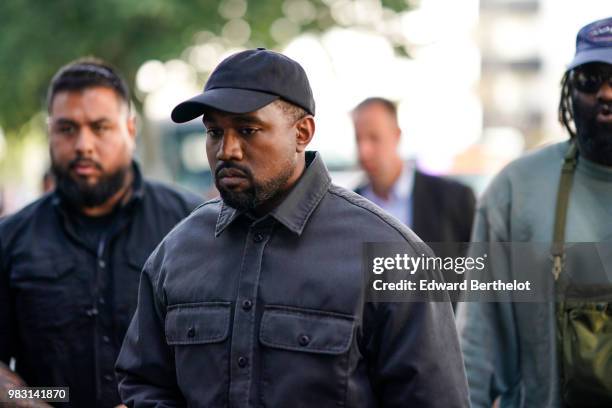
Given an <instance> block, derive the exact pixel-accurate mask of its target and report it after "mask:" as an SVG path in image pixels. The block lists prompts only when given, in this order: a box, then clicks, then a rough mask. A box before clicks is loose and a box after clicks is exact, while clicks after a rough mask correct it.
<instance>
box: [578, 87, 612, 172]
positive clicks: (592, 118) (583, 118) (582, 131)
mask: <svg viewBox="0 0 612 408" xmlns="http://www.w3.org/2000/svg"><path fill="white" fill-rule="evenodd" d="M572 104H573V108H574V123H575V125H576V136H577V142H578V149H579V151H580V154H581V155H583V156H584V157H585V158H587V159H588V160H591V161H593V162H595V163H598V164H602V165H604V166H612V126H611V125H610V124H606V123H601V122H598V121H597V120H596V118H597V114H598V113H599V110H600V109H602V108H601V106H600V105H599V104H597V105H596V108H593V109H590V108H588V107H587V106H585V105H584V104H582V103H580V101H579V100H578V99H577V98H573V100H572Z"/></svg>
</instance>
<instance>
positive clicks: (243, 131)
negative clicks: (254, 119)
mask: <svg viewBox="0 0 612 408" xmlns="http://www.w3.org/2000/svg"><path fill="white" fill-rule="evenodd" d="M258 130H259V129H257V128H251V127H246V128H242V129H240V134H242V135H244V136H251V135H254V134H255V133H257V131H258Z"/></svg>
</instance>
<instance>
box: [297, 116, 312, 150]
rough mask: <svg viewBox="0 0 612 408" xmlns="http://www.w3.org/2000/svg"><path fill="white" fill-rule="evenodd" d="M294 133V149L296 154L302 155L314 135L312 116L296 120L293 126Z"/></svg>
mask: <svg viewBox="0 0 612 408" xmlns="http://www.w3.org/2000/svg"><path fill="white" fill-rule="evenodd" d="M295 128H296V130H297V132H296V135H295V137H296V147H295V150H296V152H297V153H302V152H304V151H305V150H306V147H307V146H308V144H309V143H310V141H311V140H312V137H313V136H314V133H315V120H314V117H312V115H306V116H304V117H303V118H302V119H300V120H298V122H297V123H296V124H295Z"/></svg>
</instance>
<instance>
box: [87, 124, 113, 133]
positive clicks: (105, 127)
mask: <svg viewBox="0 0 612 408" xmlns="http://www.w3.org/2000/svg"><path fill="white" fill-rule="evenodd" d="M109 129H110V126H108V125H103V124H95V125H92V126H91V130H92V131H93V132H94V133H97V134H100V133H104V132H107V131H108V130H109Z"/></svg>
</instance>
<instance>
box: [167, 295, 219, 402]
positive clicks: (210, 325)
mask: <svg viewBox="0 0 612 408" xmlns="http://www.w3.org/2000/svg"><path fill="white" fill-rule="evenodd" d="M230 317H231V304H230V303H229V302H201V303H186V304H179V305H172V306H169V307H168V309H167V313H166V320H165V334H166V343H167V344H168V345H169V346H171V347H172V348H173V351H174V353H173V354H174V364H175V366H176V377H177V384H178V386H179V388H181V389H184V390H185V393H184V394H185V395H194V393H195V394H197V398H198V401H197V404H199V406H215V407H216V406H227V405H228V404H227V389H228V387H229V384H228V380H229V341H228V335H229V328H230ZM194 378H197V379H199V380H201V381H202V383H203V384H206V387H203V388H202V389H201V390H199V391H194V389H193V381H194ZM194 404H195V402H194Z"/></svg>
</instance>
